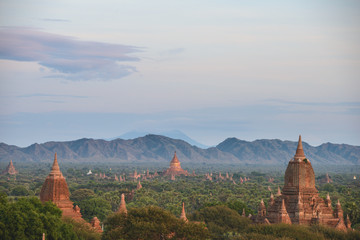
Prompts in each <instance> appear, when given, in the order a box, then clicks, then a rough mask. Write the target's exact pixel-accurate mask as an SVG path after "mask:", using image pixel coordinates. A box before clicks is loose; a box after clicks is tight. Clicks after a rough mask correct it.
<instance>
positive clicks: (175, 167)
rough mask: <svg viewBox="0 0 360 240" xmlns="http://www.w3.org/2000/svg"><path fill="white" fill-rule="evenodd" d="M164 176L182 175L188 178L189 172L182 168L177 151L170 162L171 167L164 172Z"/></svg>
mask: <svg viewBox="0 0 360 240" xmlns="http://www.w3.org/2000/svg"><path fill="white" fill-rule="evenodd" d="M163 175H164V176H180V175H185V176H188V175H189V173H188V171H185V170H184V169H182V168H181V166H180V161H179V159H178V158H177V156H176V151H175V153H174V157H173V159H172V160H171V162H170V167H169V168H168V169H167V170H166V171H165V172H164V174H163Z"/></svg>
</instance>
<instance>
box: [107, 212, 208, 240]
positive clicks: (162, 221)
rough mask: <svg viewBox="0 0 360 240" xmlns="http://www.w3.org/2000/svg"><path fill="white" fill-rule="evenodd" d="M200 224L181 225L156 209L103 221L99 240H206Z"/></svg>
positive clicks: (170, 216)
mask: <svg viewBox="0 0 360 240" xmlns="http://www.w3.org/2000/svg"><path fill="white" fill-rule="evenodd" d="M207 237H208V232H207V230H206V229H205V227H204V225H203V224H201V223H200V224H196V223H189V222H188V223H185V222H184V221H183V220H180V219H177V218H176V217H175V216H174V215H172V214H171V213H170V212H168V211H166V210H163V209H161V208H159V207H152V206H150V207H145V208H136V209H131V210H129V211H128V214H127V215H125V214H121V213H115V214H113V215H111V216H109V217H108V218H107V219H106V221H105V232H104V233H103V239H105V240H106V239H108V240H110V239H111V240H113V239H153V240H156V239H198V240H201V239H207Z"/></svg>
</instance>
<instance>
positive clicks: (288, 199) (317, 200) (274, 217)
mask: <svg viewBox="0 0 360 240" xmlns="http://www.w3.org/2000/svg"><path fill="white" fill-rule="evenodd" d="M260 208H261V211H260V212H259V213H258V215H260V216H257V217H254V218H253V220H254V221H255V222H263V223H265V222H266V221H265V220H268V221H269V222H270V223H287V224H300V225H311V224H322V225H326V226H330V227H335V228H337V229H340V230H346V229H347V228H350V226H351V223H350V224H345V222H344V218H343V212H342V209H341V205H340V202H338V204H337V206H336V209H335V210H334V211H333V209H332V207H331V200H330V196H328V197H327V199H326V200H324V199H322V198H321V197H319V194H318V191H317V189H316V188H315V173H314V170H313V168H312V166H311V162H310V161H309V159H307V158H306V157H305V153H304V149H303V146H302V141H301V136H299V141H298V146H297V149H296V153H295V156H294V158H292V159H291V160H290V161H289V164H288V167H287V169H286V172H285V183H284V187H283V189H282V192H281V191H280V188H278V193H277V194H276V197H275V198H274V196H273V195H272V194H271V198H270V201H269V205H268V208H267V209H266V210H267V212H266V215H264V209H263V207H262V204H261V203H260ZM260 208H259V209H260Z"/></svg>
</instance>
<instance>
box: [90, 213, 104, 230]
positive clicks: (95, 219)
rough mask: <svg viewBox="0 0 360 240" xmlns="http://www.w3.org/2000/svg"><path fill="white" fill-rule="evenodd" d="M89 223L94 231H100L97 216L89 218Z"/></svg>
mask: <svg viewBox="0 0 360 240" xmlns="http://www.w3.org/2000/svg"><path fill="white" fill-rule="evenodd" d="M90 225H91V226H92V227H93V228H94V229H95V231H97V232H100V233H101V232H102V231H103V230H102V228H101V226H100V220H99V219H98V218H97V217H93V219H91V222H90Z"/></svg>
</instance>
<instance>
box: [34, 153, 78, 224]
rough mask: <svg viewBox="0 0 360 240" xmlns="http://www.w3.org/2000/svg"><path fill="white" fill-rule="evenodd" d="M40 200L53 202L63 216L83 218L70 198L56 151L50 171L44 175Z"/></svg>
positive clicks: (76, 218)
mask: <svg viewBox="0 0 360 240" xmlns="http://www.w3.org/2000/svg"><path fill="white" fill-rule="evenodd" d="M40 200H41V201H42V202H47V201H52V202H53V203H55V204H56V206H58V208H60V209H61V210H62V215H63V217H71V218H73V219H75V220H83V219H82V218H81V213H80V208H79V207H78V206H75V207H74V206H73V202H72V201H71V200H70V192H69V188H68V185H67V183H66V180H65V178H64V176H63V175H62V173H61V171H60V167H59V164H58V161H57V155H56V153H55V157H54V162H53V165H52V168H51V172H50V174H49V175H48V176H47V177H46V179H45V182H44V184H43V186H42V188H41V192H40ZM83 221H84V220H83Z"/></svg>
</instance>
